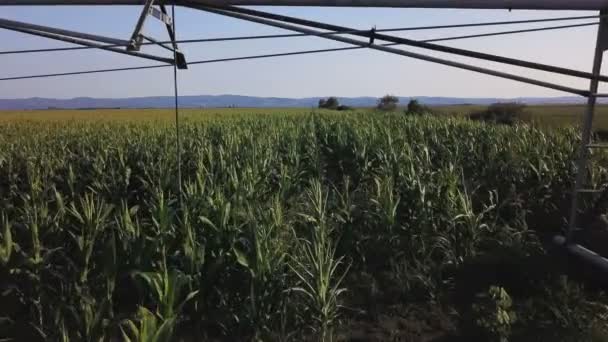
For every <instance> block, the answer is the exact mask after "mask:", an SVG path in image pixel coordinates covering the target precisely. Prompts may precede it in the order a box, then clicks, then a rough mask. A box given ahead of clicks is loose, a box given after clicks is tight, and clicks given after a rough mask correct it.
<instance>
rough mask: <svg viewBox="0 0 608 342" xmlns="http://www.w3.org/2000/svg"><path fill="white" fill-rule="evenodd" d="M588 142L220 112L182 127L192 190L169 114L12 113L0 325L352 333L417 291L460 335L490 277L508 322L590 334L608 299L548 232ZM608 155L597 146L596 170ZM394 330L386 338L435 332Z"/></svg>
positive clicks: (49, 336)
mask: <svg viewBox="0 0 608 342" xmlns="http://www.w3.org/2000/svg"><path fill="white" fill-rule="evenodd" d="M577 139H578V137H577V136H576V131H575V130H574V129H558V130H540V129H536V128H531V127H527V126H514V127H505V126H496V125H486V124H479V123H473V122H469V121H466V120H462V119H457V118H452V119H445V118H443V119H442V118H433V117H417V118H406V117H403V116H399V115H396V114H375V115H370V114H365V113H352V114H342V115H336V114H327V113H322V114H319V113H311V114H307V115H291V114H289V115H280V114H276V115H271V116H262V115H246V114H243V115H230V116H225V117H221V116H217V117H214V118H212V119H209V120H203V121H194V120H190V121H187V122H186V123H184V124H183V126H182V127H181V144H182V146H181V150H182V155H181V165H180V167H181V173H182V175H183V177H182V178H183V179H182V188H181V189H180V188H179V182H178V178H177V174H178V173H177V169H178V162H177V161H178V158H177V154H176V135H175V130H174V127H173V126H172V125H171V124H170V123H167V122H142V123H111V122H99V123H95V122H87V123H78V122H53V123H44V122H29V123H28V122H20V123H4V124H2V126H0V340H3V339H6V340H15V341H114V340H117V341H158V342H161V341H182V340H183V341H237V340H240V341H246V340H254V341H302V340H311V341H340V340H350V339H351V338H352V336H350V335H349V332H350V333H352V331H353V329H352V327H353V326H361V325H363V324H373V322H379V321H382V320H386V319H388V317H397V316H399V317H404V316H406V314H405V312H406V311H407V312H411V311H412V310H414V309H412V308H419V310H418V312H419V314H417V315H416V317H418V318H415V319H420V320H422V319H421V318H419V317H421V316H424V315H425V314H427V313H428V315H431V313H432V312H441V315H442V317H447V318H446V319H447V320H449V321H450V322H452V323H451V325H450V327H448V328H445V329H444V330H445V331H446V334H452V335H461V336H463V335H465V334H467V333H469V331H473V332H472V333H473V334H476V331H478V330H475V329H481V328H470V329H469V328H467V327H469V326H475V324H474V318H473V317H472V314H471V310H470V308H471V305H472V304H473V302H474V301H475V298H476V294H478V293H479V292H484V291H487V290H488V288H489V287H490V286H500V287H502V288H504V289H506V290H505V291H508V293H509V294H510V295H511V297H512V298H513V308H514V310H515V311H516V312H517V315H518V319H517V321H516V322H515V323H514V326H513V334H517V333H520V334H522V335H526V334H527V335H530V334H534V332H538V331H540V330H539V329H545V330H548V331H568V332H574V333H576V334H578V335H576V336H577V337H576V338H579V337H580V336H588V334H587V333H588V332H589V331H592V330H593V331H595V330H597V329H598V328H597V326H598V322H599V324H600V325H601V322H605V321H606V319H608V316H606V315H605V314H606V312H608V310H606V308H608V300H607V299H606V298H605V297H603V295H602V294H601V293H599V292H598V291H595V290H589V289H587V288H585V287H584V286H583V285H582V284H581V283H579V282H578V281H576V280H574V279H569V278H567V277H565V276H563V274H561V273H560V270H559V269H557V268H558V267H557V266H556V264H558V263H559V262H560V261H557V259H551V258H550V257H548V255H549V252H548V251H547V248H546V247H545V244H544V241H545V239H546V238H547V237H549V236H551V234H553V233H556V232H559V231H560V230H561V229H563V228H565V226H566V222H565V216H566V213H567V207H568V200H569V192H570V189H571V186H572V183H571V182H572V180H573V173H574V169H573V162H572V161H573V160H574V159H573V156H574V154H575V146H576V141H577ZM607 166H608V158H607V157H606V155H604V156H599V157H598V158H596V160H595V164H594V166H593V168H594V173H593V182H594V183H595V184H602V183H605V182H606V181H607V179H608V171H607V169H606V167H607ZM539 260H540V261H539ZM484 265H485V266H484ZM488 265H490V266H488ZM547 265H549V266H547ZM486 266H488V267H491V268H490V269H491V270H493V271H488V267H486ZM496 269H501V270H505V272H511V273H512V274H511V273H509V274H510V276H509V277H508V278H505V277H501V276H500V274H497V273H500V272H497V271H496ZM500 293H501V295H502V296H503V297H504V296H505V295H504V294H502V292H500ZM429 307H432V308H433V309H432V310H431V309H429V310H426V309H424V308H429ZM420 308H422V309H420ZM364 322H365V323H364ZM370 322H372V323H370ZM600 328H602V327H600ZM394 330H397V331H396V332H391V333H390V334H392V335H391V336H389V335H390V334H389V335H386V336H384V335H382V336H384V337H383V339H384V338H386V340H391V339H392V340H395V341H410V340H411V341H418V340H423V339H422V338H420V339H417V338H416V337H412V336H418V335H415V334H414V333H412V332H411V331H408V329H407V327H405V328H403V327H402V328H399V329H394ZM531 332H532V333H531ZM387 334H388V333H387ZM400 334H401V335H400ZM412 334H414V335H412ZM480 334H481V333H480ZM403 336H405V337H403ZM408 336H409V337H408ZM478 336H481V335H478ZM561 336H565V335H561ZM399 338H401V339H399ZM407 338H410V339H407ZM576 338H575V339H574V340H576ZM353 340H354V339H353Z"/></svg>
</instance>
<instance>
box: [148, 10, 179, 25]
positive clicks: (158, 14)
mask: <svg viewBox="0 0 608 342" xmlns="http://www.w3.org/2000/svg"><path fill="white" fill-rule="evenodd" d="M148 14H149V15H151V16H153V17H154V18H156V19H158V20H160V21H162V22H163V23H165V25H169V26H171V25H173V19H172V18H171V17H170V16H168V15H167V14H165V13H163V12H162V11H161V10H159V9H158V8H156V7H151V8H150V11H149V12H148Z"/></svg>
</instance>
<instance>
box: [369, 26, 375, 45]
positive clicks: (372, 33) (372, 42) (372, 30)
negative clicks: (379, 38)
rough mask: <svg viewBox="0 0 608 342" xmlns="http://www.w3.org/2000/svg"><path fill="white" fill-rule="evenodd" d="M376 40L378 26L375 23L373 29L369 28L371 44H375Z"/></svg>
mask: <svg viewBox="0 0 608 342" xmlns="http://www.w3.org/2000/svg"><path fill="white" fill-rule="evenodd" d="M375 40H376V26H375V25H374V27H372V29H371V30H369V45H374V41H375Z"/></svg>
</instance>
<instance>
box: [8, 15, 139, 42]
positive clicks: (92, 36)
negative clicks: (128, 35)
mask: <svg viewBox="0 0 608 342" xmlns="http://www.w3.org/2000/svg"><path fill="white" fill-rule="evenodd" d="M0 24H1V25H3V26H11V27H17V28H24V29H28V30H36V31H43V32H50V33H55V34H60V35H63V36H69V37H74V38H80V39H87V40H95V41H98V42H103V43H108V44H117V45H127V44H129V42H128V41H126V40H122V39H116V38H110V37H104V36H99V35H96V34H89V33H82V32H76V31H70V30H64V29H59V28H55V27H48V26H42V25H35V24H30V23H24V22H20V21H15V20H8V19H0Z"/></svg>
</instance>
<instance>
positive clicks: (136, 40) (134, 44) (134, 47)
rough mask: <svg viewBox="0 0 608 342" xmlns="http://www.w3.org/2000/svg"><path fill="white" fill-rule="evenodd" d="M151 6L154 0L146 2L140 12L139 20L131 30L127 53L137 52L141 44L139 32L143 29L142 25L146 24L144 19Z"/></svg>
mask: <svg viewBox="0 0 608 342" xmlns="http://www.w3.org/2000/svg"><path fill="white" fill-rule="evenodd" d="M152 5H154V0H146V3H145V4H144V9H143V10H142V11H141V14H140V15H139V19H138V20H137V23H136V24H135V28H134V29H133V34H131V42H130V44H129V46H128V47H127V50H128V51H139V48H140V47H141V43H142V42H143V36H142V34H141V31H142V30H143V29H144V24H145V23H146V19H147V18H148V14H149V13H150V9H151V8H152Z"/></svg>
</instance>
